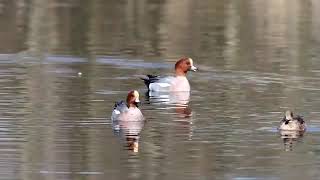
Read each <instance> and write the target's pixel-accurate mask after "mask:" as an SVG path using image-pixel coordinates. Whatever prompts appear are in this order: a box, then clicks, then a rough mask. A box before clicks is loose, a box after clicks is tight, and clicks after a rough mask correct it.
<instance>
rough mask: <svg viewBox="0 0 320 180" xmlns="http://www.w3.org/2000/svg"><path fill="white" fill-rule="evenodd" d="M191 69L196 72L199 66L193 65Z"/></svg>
mask: <svg viewBox="0 0 320 180" xmlns="http://www.w3.org/2000/svg"><path fill="white" fill-rule="evenodd" d="M190 71H194V72H196V71H198V68H197V67H195V66H191V68H190Z"/></svg>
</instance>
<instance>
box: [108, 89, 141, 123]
mask: <svg viewBox="0 0 320 180" xmlns="http://www.w3.org/2000/svg"><path fill="white" fill-rule="evenodd" d="M139 103H140V100H139V92H138V91H136V90H133V91H130V92H129V93H128V96H127V100H126V101H119V102H116V103H115V105H114V109H113V111H112V115H111V120H112V123H113V125H114V129H119V128H120V127H119V122H120V121H143V120H144V117H143V114H142V113H141V111H140V109H139V108H138V104H139Z"/></svg>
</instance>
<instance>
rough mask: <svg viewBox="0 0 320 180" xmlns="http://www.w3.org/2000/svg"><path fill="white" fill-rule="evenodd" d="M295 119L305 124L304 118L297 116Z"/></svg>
mask: <svg viewBox="0 0 320 180" xmlns="http://www.w3.org/2000/svg"><path fill="white" fill-rule="evenodd" d="M294 119H296V120H297V121H298V122H299V123H300V124H304V120H303V117H302V116H299V115H297V116H296V117H294Z"/></svg>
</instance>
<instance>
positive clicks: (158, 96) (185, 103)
mask: <svg viewBox="0 0 320 180" xmlns="http://www.w3.org/2000/svg"><path fill="white" fill-rule="evenodd" d="M146 97H147V100H148V101H149V102H150V104H154V105H168V107H167V108H173V109H174V111H175V112H176V113H177V114H178V115H179V117H190V116H192V110H191V108H190V106H189V100H190V92H189V91H185V92H184V91H180V92H155V91H148V92H147V94H146Z"/></svg>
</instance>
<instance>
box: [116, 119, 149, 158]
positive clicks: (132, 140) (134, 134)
mask: <svg viewBox="0 0 320 180" xmlns="http://www.w3.org/2000/svg"><path fill="white" fill-rule="evenodd" d="M144 122H145V121H121V120H120V121H119V122H113V124H112V127H113V131H114V133H115V134H116V135H118V136H119V137H120V138H122V139H123V141H124V142H125V147H127V149H128V150H132V151H133V152H138V151H139V139H140V132H141V130H142V128H143V126H144ZM118 125H119V126H120V128H114V126H118Z"/></svg>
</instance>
